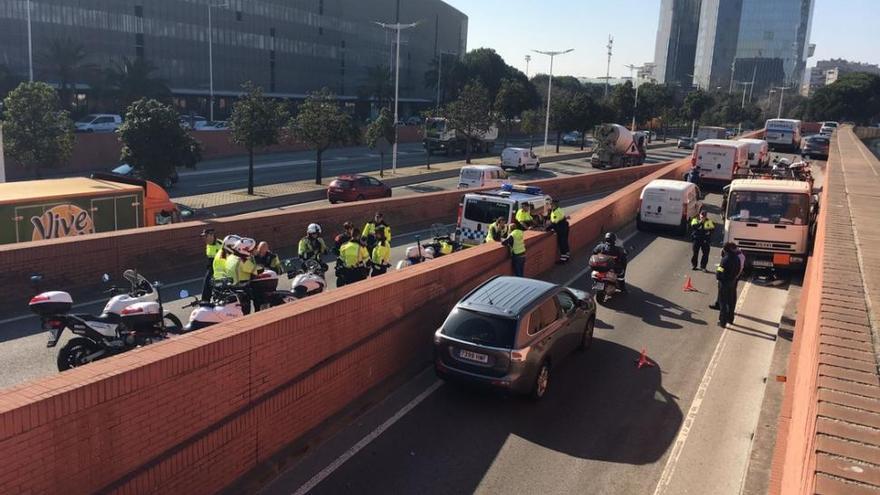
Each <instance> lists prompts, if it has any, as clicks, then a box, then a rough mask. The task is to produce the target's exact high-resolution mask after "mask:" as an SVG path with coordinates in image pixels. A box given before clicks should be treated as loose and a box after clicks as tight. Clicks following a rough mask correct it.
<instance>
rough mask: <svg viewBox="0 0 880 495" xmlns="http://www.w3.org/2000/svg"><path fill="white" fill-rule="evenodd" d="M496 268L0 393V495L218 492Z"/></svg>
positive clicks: (389, 369)
mask: <svg viewBox="0 0 880 495" xmlns="http://www.w3.org/2000/svg"><path fill="white" fill-rule="evenodd" d="M688 166H689V160H681V161H679V162H676V163H675V164H672V165H666V166H663V167H660V168H659V170H658V167H654V168H653V169H654V170H655V172H653V173H651V174H650V175H648V176H646V177H644V178H642V179H640V180H638V181H635V182H633V183H631V184H629V185H626V186H623V187H620V188H619V190H617V191H616V192H615V193H613V194H612V195H610V196H609V197H607V198H605V199H602V200H600V201H597V202H595V203H593V204H592V205H591V206H590V207H587V208H584V209H582V210H580V211H578V212H575V213H574V214H573V215H572V222H571V239H570V240H571V244H572V247H573V248H575V249H577V248H580V247H583V246H584V245H586V243H587V242H591V241H592V240H594V239H595V238H596V237H598V236H599V234H600V233H601V231H602V230H603V229H617V228H620V227H622V226H623V225H625V224H627V223H629V222H631V221H632V219H633V217H634V216H635V213H636V211H637V205H638V197H639V193H640V191H641V188H642V187H643V186H644V185H645V184H646V183H647V182H648V181H650V180H652V179H656V178H677V177H680V176H681V174H682V173H683V172H684V171H685V170H686V169H687V167H688ZM643 170H644V169H643ZM616 173H617V172H612V173H609V174H596V175H598V176H600V177H603V178H602V179H597V180H602V181H611V179H610V177H613V176H614V174H616ZM620 173H622V174H634V173H638V172H637V170H636V169H629V170H625V171H620ZM577 179H578V178H572V179H568V180H572V181H576V180H577ZM608 183H609V184H610V183H611V182H608ZM422 201H424V199H422ZM388 211H389V212H390V211H393V210H390V209H389V210H388ZM230 221H234V220H230ZM187 228H189V227H178V229H179V230H185V229H187ZM108 242H110V243H112V242H115V241H108ZM526 243H527V246H528V257H529V258H528V259H529V261H528V263H527V275H532V276H534V275H537V274H539V273H541V272H543V271H545V270H547V269H549V268H551V267H552V266H553V265H554V262H555V260H556V246H555V239H554V238H553V236H552V234H549V233H539V232H530V233H527V236H526ZM503 273H509V259H508V257H507V253H506V250H505V249H504V248H503V247H500V246H498V245H483V246H479V247H475V248H472V249H468V250H465V251H462V252H460V253H455V254H453V255H450V256H446V257H443V258H439V259H437V260H434V261H432V262H431V263H426V264H423V265H418V266H414V267H411V268H408V269H407V270H404V271H400V272H393V273H390V274H388V275H386V276H383V277H380V278H377V279H369V280H367V281H364V282H361V283H358V284H357V285H352V286H347V287H343V288H341V289H337V290H334V291H332V292H329V293H325V294H321V295H318V296H315V297H312V298H309V299H305V300H302V301H299V302H297V303H295V304H290V305H286V306H281V307H277V308H274V309H272V310H269V311H263V312H260V313H257V314H254V315H251V316H248V317H245V318H242V319H239V320H236V321H233V322H229V323H226V324H222V325H217V326H215V327H211V328H210V329H207V330H204V331H199V332H194V333H192V334H189V335H186V336H183V337H180V338H176V339H173V340H170V341H167V342H163V343H159V344H154V345H151V346H148V347H145V348H142V349H137V350H135V351H132V352H129V353H127V354H124V355H121V356H118V357H115V358H111V359H108V360H104V361H99V362H97V363H93V364H91V365H89V366H86V367H83V368H77V369H74V370H71V371H69V372H65V373H60V374H58V375H55V376H52V377H48V378H45V379H41V380H37V381H34V382H31V383H26V384H22V385H20V386H17V387H14V388H11V389H8V390H5V391H0V458H2V459H4V466H3V467H4V468H3V470H2V471H0V493H21V492H33V493H52V492H62V491H63V492H64V493H71V494H75V493H92V492H96V491H101V492H111V491H112V492H124V493H145V492H161V493H192V494H198V493H214V492H216V491H218V490H220V489H222V488H223V487H224V486H226V485H228V484H229V483H231V482H233V481H234V480H235V479H236V478H238V477H239V476H241V475H242V474H244V473H245V472H247V471H248V470H249V469H251V468H253V467H254V466H256V465H257V464H258V463H260V462H263V461H265V460H267V459H268V458H269V457H270V456H272V455H273V454H274V453H276V452H277V451H278V450H279V449H280V448H281V447H283V446H284V445H287V444H289V443H290V442H293V441H295V440H296V439H297V438H299V437H300V436H302V435H303V434H304V433H306V432H307V431H309V430H310V429H311V428H313V427H315V426H317V425H318V424H320V423H321V422H322V421H323V420H325V419H327V418H328V417H330V416H332V415H333V414H334V413H336V412H338V411H340V410H341V409H342V408H343V407H345V405H346V404H348V403H349V402H350V401H351V400H353V399H354V398H356V397H358V396H360V395H362V394H363V393H365V392H366V391H367V390H369V389H370V388H371V387H373V386H375V385H377V384H379V383H380V382H382V381H383V380H385V379H386V378H388V377H390V376H392V375H393V374H395V373H397V372H399V371H400V370H402V369H405V368H406V367H408V366H410V365H412V364H413V363H415V362H421V361H424V359H426V358H427V357H428V356H429V352H430V346H431V335H432V334H433V331H434V329H435V328H436V327H437V326H438V325H439V324H440V323H441V322H442V319H443V317H444V316H445V314H446V312H447V311H448V309H449V308H450V307H451V305H452V304H453V303H454V302H455V301H456V300H457V299H458V298H460V297H461V296H462V295H463V294H464V293H465V292H467V291H469V290H470V289H472V288H473V287H474V286H475V285H477V284H478V283H480V282H482V281H483V280H485V279H486V278H488V277H489V276H492V275H496V274H503ZM377 307H382V308H383V309H382V311H375V308H377Z"/></svg>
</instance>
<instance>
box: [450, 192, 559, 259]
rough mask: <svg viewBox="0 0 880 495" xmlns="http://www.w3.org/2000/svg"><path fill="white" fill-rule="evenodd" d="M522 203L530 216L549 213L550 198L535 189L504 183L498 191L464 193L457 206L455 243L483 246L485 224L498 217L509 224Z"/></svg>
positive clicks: (487, 224)
mask: <svg viewBox="0 0 880 495" xmlns="http://www.w3.org/2000/svg"><path fill="white" fill-rule="evenodd" d="M523 203H529V204H531V205H532V216H540V217H545V218H546V217H547V215H549V214H550V208H551V204H550V196H548V195H546V194H544V193H543V192H541V189H540V188H538V187H535V186H526V185H524V184H517V185H512V184H504V186H502V187H501V189H495V190H491V191H484V192H474V193H467V194H465V195H464V197H463V198H461V203H460V204H459V205H458V221H457V225H456V229H455V240H456V241H458V242H461V243H462V245H464V246H476V245H479V244H482V243H484V242H485V241H486V232H487V231H488V230H489V225H491V224H493V223H495V220H496V219H498V217H504V218H506V219H507V222H508V223H510V222H511V221H513V218H514V216H515V215H516V211H517V210H518V209H519V207H520V205H522V204H523Z"/></svg>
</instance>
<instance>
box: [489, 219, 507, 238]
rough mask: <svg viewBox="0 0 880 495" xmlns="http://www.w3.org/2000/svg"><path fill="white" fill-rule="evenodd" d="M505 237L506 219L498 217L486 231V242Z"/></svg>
mask: <svg viewBox="0 0 880 495" xmlns="http://www.w3.org/2000/svg"><path fill="white" fill-rule="evenodd" d="M505 237H507V219H506V218H504V217H498V218H496V219H495V222H494V223H492V224H491V225H489V229H488V230H487V231H486V242H501V241H503V240H504V238H505Z"/></svg>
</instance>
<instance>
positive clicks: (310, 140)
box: [291, 88, 359, 184]
mask: <svg viewBox="0 0 880 495" xmlns="http://www.w3.org/2000/svg"><path fill="white" fill-rule="evenodd" d="M291 128H292V129H293V132H294V135H295V136H296V137H297V139H299V140H300V141H302V142H304V143H306V144H308V145H310V146H311V147H312V148H314V149H315V151H316V153H317V158H318V159H317V161H316V163H315V184H320V183H321V156H322V154H323V153H324V151H326V150H327V148H329V147H330V146H333V145H338V144H348V143H355V142H357V141H358V138H359V135H358V134H359V131H358V129H357V128H356V127H355V126H354V125H353V124H352V121H351V116H349V115H348V114H347V113H345V112H343V111H342V110H341V109H340V108H339V102H338V101H337V99H336V96H335V95H334V94H333V93H331V92H330V90H329V89H327V88H323V89H321V90H320V91H316V92H314V93H312V94H310V95H309V96H308V97H307V98H306V100H305V102H304V103H303V104H302V105H301V106H300V107H299V114H297V116H296V117H295V118H294V119H293V120H292V121H291Z"/></svg>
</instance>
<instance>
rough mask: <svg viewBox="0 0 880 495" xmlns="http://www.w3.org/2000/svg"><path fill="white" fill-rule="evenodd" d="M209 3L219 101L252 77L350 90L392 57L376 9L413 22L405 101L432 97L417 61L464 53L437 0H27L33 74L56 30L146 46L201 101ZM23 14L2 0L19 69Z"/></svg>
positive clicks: (184, 91)
mask: <svg viewBox="0 0 880 495" xmlns="http://www.w3.org/2000/svg"><path fill="white" fill-rule="evenodd" d="M209 4H210V5H213V7H211V8H210V11H211V20H212V26H213V29H212V35H213V37H212V39H213V67H214V70H213V75H214V93H215V95H217V97H218V101H219V105H220V106H221V107H223V105H224V102H223V98H222V97H223V96H224V95H225V96H233V95H235V94H237V93H238V92H239V88H240V86H241V84H242V83H243V82H245V81H248V80H251V81H253V82H254V83H255V84H257V85H259V86H262V87H263V88H264V90H265V91H266V92H267V93H269V94H271V95H275V96H279V97H290V98H302V97H303V96H304V95H305V94H307V93H308V92H310V91H314V90H317V89H320V88H321V87H325V86H326V87H328V88H330V89H331V90H332V91H334V92H335V93H337V94H339V95H341V96H343V97H346V98H349V99H355V98H356V97H357V95H358V94H359V91H358V90H359V88H360V87H362V86H363V85H364V84H365V83H364V81H365V78H366V74H367V70H368V69H370V68H374V67H377V66H384V67H390V66H391V64H392V61H393V57H392V55H393V52H394V50H393V43H392V42H393V41H394V39H395V38H394V36H392V33H390V32H388V31H386V30H384V29H383V28H382V27H380V26H377V25H376V24H375V23H374V21H381V22H391V23H393V22H398V21H399V22H403V23H409V22H419V25H418V26H417V27H415V28H413V29H409V30H405V31H403V33H402V35H401V48H400V60H401V61H400V91H401V99H402V101H407V102H426V103H427V102H431V101H433V98H434V92H433V91H432V90H431V89H429V88H426V87H425V84H424V73H425V72H426V71H427V70H429V69H430V68H431V63H432V61H433V60H434V59H435V57H436V54H438V53H440V52H445V53H454V54H458V55H463V54H464V53H465V50H466V47H467V17H466V16H465V15H464V14H462V13H461V12H459V11H458V10H456V9H455V8H453V7H451V6H449V5H447V4H445V3H444V2H442V1H441V0H297V1H291V0H31V2H30V5H31V27H32V42H33V53H34V72H35V75H36V76H37V78H39V79H42V80H49V81H50V82H51V81H52V78H51V76H47V75H42V74H43V73H44V70H43V68H42V67H40V60H41V55H42V54H43V53H45V51H46V49H47V47H48V46H49V44H50V43H51V42H52V41H53V40H62V41H63V42H69V43H76V44H81V45H82V46H83V49H84V52H85V53H86V55H87V62H89V63H93V64H96V65H99V66H110V65H111V64H113V63H114V62H119V61H120V60H122V59H123V57H128V58H134V57H144V58H145V59H147V60H149V61H150V62H152V63H153V64H154V65H155V66H156V67H158V71H157V73H156V75H157V76H159V77H161V78H163V79H164V80H165V81H166V82H167V83H168V86H169V87H170V88H171V89H172V92H173V93H174V94H175V95H176V96H179V97H187V96H191V97H193V98H194V99H195V100H196V101H198V100H202V101H204V99H205V96H206V95H207V94H208V92H209V70H208V67H209V57H208V39H209V38H208V36H209V33H208V11H209ZM26 19H27V1H26V0H3V1H0V64H3V65H6V66H7V67H9V68H10V69H11V70H12V71H13V72H14V73H16V74H18V75H20V76H21V77H23V78H25V79H26V78H27V75H28V66H29V64H28V26H27V20H26ZM68 40H69V41H68ZM77 83H79V84H80V87H84V88H87V82H86V81H77ZM191 101H192V100H191Z"/></svg>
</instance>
